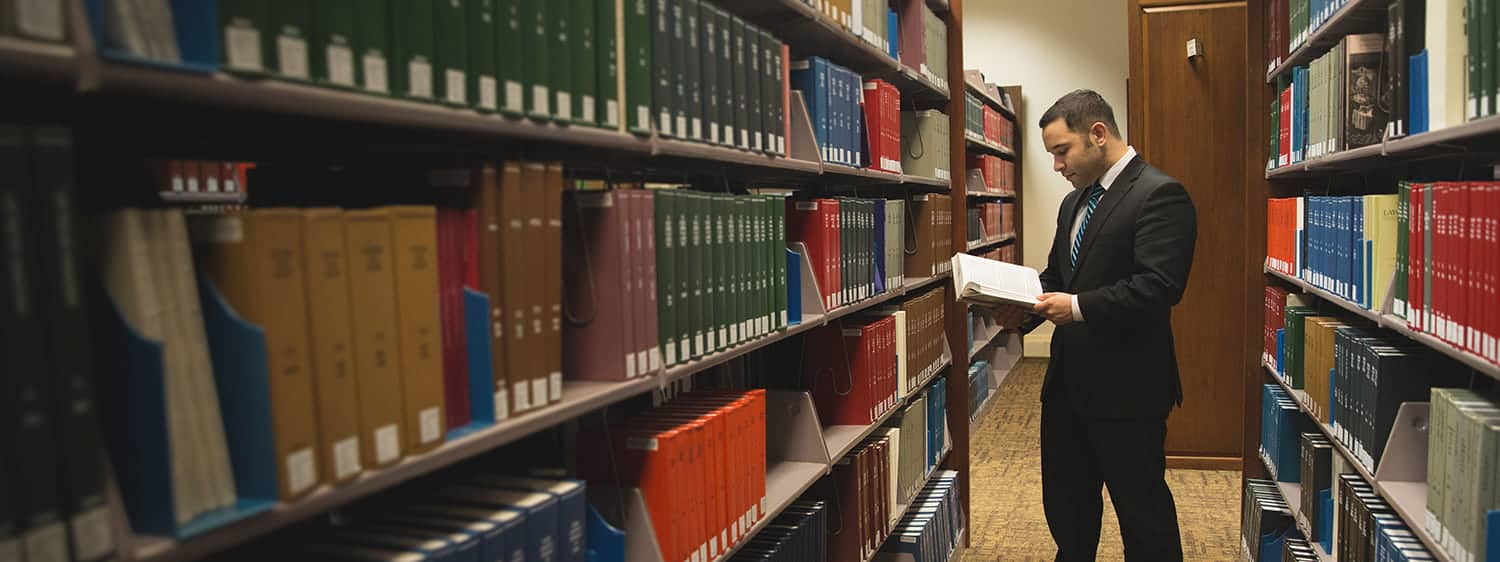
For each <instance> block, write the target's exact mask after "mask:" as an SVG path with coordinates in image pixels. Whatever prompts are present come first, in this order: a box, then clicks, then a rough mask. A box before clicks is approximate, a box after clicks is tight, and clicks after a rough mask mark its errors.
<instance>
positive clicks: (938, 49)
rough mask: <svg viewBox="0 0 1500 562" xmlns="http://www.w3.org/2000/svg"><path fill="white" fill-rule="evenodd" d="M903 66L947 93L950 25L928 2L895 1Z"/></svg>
mask: <svg viewBox="0 0 1500 562" xmlns="http://www.w3.org/2000/svg"><path fill="white" fill-rule="evenodd" d="M894 3H895V4H896V6H897V10H899V12H900V14H899V21H900V25H901V34H900V35H901V37H900V41H901V64H904V65H906V66H907V67H908V68H912V69H915V70H916V71H917V72H918V73H919V74H921V75H922V76H923V77H924V78H926V79H928V80H931V81H932V82H935V83H937V85H938V86H939V87H941V88H942V89H943V90H944V91H947V90H948V25H947V24H946V23H944V22H943V19H942V18H940V17H938V15H937V14H935V13H933V11H932V8H931V7H929V6H928V5H927V2H926V1H925V0H896V1H895V2H894Z"/></svg>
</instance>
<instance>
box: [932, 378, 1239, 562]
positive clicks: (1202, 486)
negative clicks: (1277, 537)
mask: <svg viewBox="0 0 1500 562" xmlns="http://www.w3.org/2000/svg"><path fill="white" fill-rule="evenodd" d="M1046 367H1047V363H1046V360H1044V359H1027V360H1025V361H1024V362H1023V363H1022V364H1021V366H1020V367H1018V368H1017V369H1016V370H1015V371H1014V372H1012V373H1011V374H1010V376H1009V377H1007V378H1006V380H1005V381H1004V382H1003V383H1002V384H1001V387H1000V395H999V396H996V397H995V398H994V400H998V402H996V403H995V404H992V405H990V406H989V408H988V410H987V412H986V413H985V414H984V418H983V419H981V420H980V421H979V424H978V425H976V426H975V427H974V429H973V431H972V433H971V434H970V436H969V438H970V441H969V443H970V447H971V450H970V455H971V457H970V458H971V460H970V462H971V470H972V471H973V475H974V476H973V482H972V483H971V490H970V496H971V497H972V501H973V506H972V507H971V513H972V518H973V521H970V522H969V530H970V532H971V533H972V537H971V542H970V548H969V549H968V550H966V551H964V552H963V553H962V555H961V556H960V558H959V562H983V561H990V560H1027V561H1030V560H1052V559H1053V556H1054V555H1055V554H1056V552H1057V550H1056V547H1055V546H1054V545H1053V543H1052V535H1051V534H1050V533H1048V531H1047V521H1046V519H1045V518H1044V516H1043V514H1042V477H1041V468H1040V466H1041V451H1040V449H1039V445H1038V443H1039V433H1038V431H1039V424H1040V421H1041V402H1039V401H1038V399H1037V397H1038V396H1040V394H1041V388H1042V375H1043V374H1044V372H1045V370H1046ZM1167 483H1168V485H1169V486H1171V488H1172V495H1173V497H1174V499H1175V500H1176V503H1177V520H1178V524H1179V526H1180V528H1181V531H1182V546H1183V553H1184V554H1185V557H1186V559H1187V560H1201V561H1212V562H1218V561H1229V560H1237V559H1238V554H1239V498H1240V494H1239V486H1240V473H1239V472H1238V471H1204V470H1169V471H1168V472H1167ZM1103 529H1104V532H1103V536H1101V537H1100V540H1099V560H1124V554H1123V550H1122V548H1121V546H1120V527H1119V524H1118V523H1117V522H1116V520H1115V514H1114V508H1113V507H1111V506H1110V504H1109V502H1108V494H1106V498H1105V507H1104V524H1103Z"/></svg>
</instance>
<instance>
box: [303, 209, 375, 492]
mask: <svg viewBox="0 0 1500 562" xmlns="http://www.w3.org/2000/svg"><path fill="white" fill-rule="evenodd" d="M302 257H303V259H304V260H305V263H306V271H307V275H306V280H307V328H308V336H309V338H310V341H309V343H310V345H311V347H312V373H313V383H314V387H315V388H316V389H317V397H318V436H319V437H320V438H321V442H320V446H319V452H318V461H319V465H320V466H321V467H322V468H323V481H324V482H327V483H330V484H336V483H343V482H348V481H350V480H353V479H354V477H356V476H358V475H359V473H360V470H361V468H360V465H361V459H360V451H359V449H360V439H359V436H360V433H361V431H360V425H359V382H358V380H357V379H356V378H355V373H356V372H357V371H356V370H355V369H354V345H353V341H352V340H353V337H354V336H353V335H352V333H351V329H350V327H349V314H350V306H349V258H348V254H347V248H346V245H345V243H344V219H343V216H342V212H340V211H339V210H338V209H333V208H316V209H304V210H303V211H302Z"/></svg>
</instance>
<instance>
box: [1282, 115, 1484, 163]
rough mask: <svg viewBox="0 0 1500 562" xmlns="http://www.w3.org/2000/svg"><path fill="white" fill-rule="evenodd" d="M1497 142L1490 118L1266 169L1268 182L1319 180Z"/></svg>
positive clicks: (1456, 154)
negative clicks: (1307, 178)
mask: <svg viewBox="0 0 1500 562" xmlns="http://www.w3.org/2000/svg"><path fill="white" fill-rule="evenodd" d="M1497 142H1500V116H1490V117H1484V118H1481V119H1476V120H1473V121H1469V122H1467V123H1463V124H1461V125H1454V126H1452V127H1447V128H1444V129H1438V130H1436V131H1428V132H1425V133H1418V134H1415V135H1410V136H1406V137H1401V138H1390V139H1385V140H1384V141H1382V142H1381V143H1380V144H1374V145H1370V146H1365V147H1360V148H1356V149H1353V150H1343V151H1339V152H1334V153H1332V154H1327V155H1324V156H1322V157H1319V158H1314V159H1312V160H1305V161H1302V162H1298V163H1296V164H1291V165H1288V166H1281V167H1278V168H1273V169H1269V170H1266V179H1286V178H1298V177H1316V176H1321V175H1327V174H1333V173H1340V172H1348V171H1361V170H1368V169H1370V168H1371V167H1374V166H1382V165H1392V164H1397V163H1401V162H1405V161H1410V160H1417V159H1429V158H1435V157H1443V156H1444V155H1449V156H1452V157H1455V158H1461V157H1466V156H1469V155H1471V153H1472V152H1474V151H1473V150H1468V149H1469V148H1475V149H1479V150H1480V151H1485V150H1489V149H1490V148H1492V147H1493V146H1494V145H1496V144H1497Z"/></svg>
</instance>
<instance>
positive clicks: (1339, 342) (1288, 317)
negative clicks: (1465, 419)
mask: <svg viewBox="0 0 1500 562" xmlns="http://www.w3.org/2000/svg"><path fill="white" fill-rule="evenodd" d="M1278 293H1280V291H1276V290H1268V291H1267V300H1274V299H1276V298H1278ZM1282 298H1284V299H1285V301H1284V302H1285V303H1286V304H1285V305H1284V306H1283V307H1282V308H1281V310H1280V311H1276V310H1270V309H1268V318H1267V322H1270V323H1273V324H1271V325H1272V326H1275V324H1274V322H1275V316H1276V314H1277V313H1278V312H1279V314H1280V315H1281V316H1282V317H1283V318H1284V319H1285V320H1284V324H1283V325H1282V326H1283V327H1282V328H1280V329H1279V333H1276V334H1275V335H1274V337H1275V338H1276V339H1277V341H1278V343H1277V347H1276V350H1275V353H1274V355H1273V357H1272V359H1273V360H1272V361H1270V362H1269V364H1271V365H1274V366H1276V367H1277V371H1278V373H1279V374H1280V376H1281V377H1282V379H1283V380H1284V381H1285V382H1286V383H1287V385H1288V386H1289V387H1291V388H1293V389H1299V390H1302V391H1303V392H1305V393H1306V395H1307V397H1306V403H1307V406H1308V408H1309V410H1310V411H1311V412H1312V413H1313V415H1314V416H1315V417H1316V418H1317V421H1318V422H1320V423H1325V424H1331V426H1332V428H1333V433H1334V435H1335V436H1337V437H1338V438H1339V440H1340V441H1342V442H1343V443H1344V445H1345V446H1346V447H1348V448H1349V450H1351V451H1353V452H1354V453H1355V455H1356V456H1357V457H1358V460H1359V461H1360V462H1361V463H1363V464H1364V465H1365V466H1366V467H1367V468H1369V469H1370V470H1371V471H1373V470H1374V469H1375V467H1376V466H1378V465H1379V461H1380V459H1381V456H1382V453H1383V450H1384V447H1385V443H1386V440H1387V438H1388V437H1389V436H1390V433H1391V430H1392V427H1393V425H1394V423H1395V417H1396V412H1397V410H1398V409H1399V407H1400V405H1401V404H1402V403H1404V402H1421V401H1423V400H1425V399H1426V398H1427V390H1428V389H1429V388H1432V387H1434V386H1461V385H1462V384H1463V382H1464V381H1466V380H1467V376H1468V373H1469V370H1468V369H1467V368H1466V367H1464V366H1462V365H1460V364H1458V363H1456V362H1454V361H1452V360H1450V359H1447V358H1446V357H1443V356H1440V355H1438V354H1436V353H1434V352H1432V351H1431V350H1430V349H1427V348H1425V347H1422V346H1419V345H1417V344H1415V343H1413V342H1410V341H1409V340H1406V339H1404V338H1400V337H1391V336H1386V335H1383V334H1381V333H1380V332H1378V331H1377V330H1376V329H1374V328H1373V327H1369V326H1366V325H1362V324H1361V323H1359V322H1356V321H1354V320H1350V319H1346V318H1344V317H1341V316H1338V315H1325V314H1324V313H1323V312H1322V311H1321V310H1320V308H1319V307H1318V305H1317V304H1316V303H1315V302H1312V300H1311V299H1309V298H1308V297H1306V296H1304V295H1296V294H1284V295H1283V296H1282Z"/></svg>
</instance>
